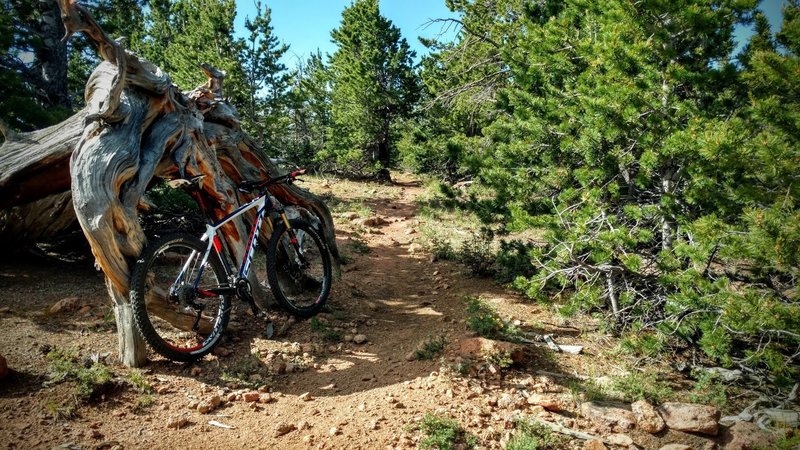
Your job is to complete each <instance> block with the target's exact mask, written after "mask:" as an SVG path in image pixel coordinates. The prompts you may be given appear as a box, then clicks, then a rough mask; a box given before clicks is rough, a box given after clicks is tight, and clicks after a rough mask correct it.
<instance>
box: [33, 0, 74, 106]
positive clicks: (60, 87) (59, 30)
mask: <svg viewBox="0 0 800 450" xmlns="http://www.w3.org/2000/svg"><path fill="white" fill-rule="evenodd" d="M39 8H40V11H41V17H40V18H39V22H38V23H37V24H36V31H37V32H38V35H39V36H40V37H41V38H42V41H41V44H42V46H41V47H40V48H38V49H37V50H36V60H37V61H38V62H39V71H40V73H39V75H40V76H41V80H42V83H41V84H40V86H41V88H42V90H43V91H44V92H45V95H46V97H47V100H48V102H49V103H50V104H51V105H53V106H63V107H67V108H68V107H69V106H70V100H69V94H68V91H67V45H66V43H65V42H62V41H61V36H63V35H64V26H63V25H62V23H61V19H60V17H59V16H60V10H59V6H58V2H57V1H56V0H39Z"/></svg>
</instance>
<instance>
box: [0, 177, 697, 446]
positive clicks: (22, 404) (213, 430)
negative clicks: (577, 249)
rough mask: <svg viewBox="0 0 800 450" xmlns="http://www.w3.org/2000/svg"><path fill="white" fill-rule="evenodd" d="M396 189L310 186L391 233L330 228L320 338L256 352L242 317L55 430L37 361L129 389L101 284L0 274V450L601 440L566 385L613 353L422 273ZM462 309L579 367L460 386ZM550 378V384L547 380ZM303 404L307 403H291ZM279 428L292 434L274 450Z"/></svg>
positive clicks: (604, 369) (476, 283)
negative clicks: (81, 363)
mask: <svg viewBox="0 0 800 450" xmlns="http://www.w3.org/2000/svg"><path fill="white" fill-rule="evenodd" d="M401 181H405V182H406V184H405V185H396V186H391V187H386V186H381V185H367V186H366V187H364V185H355V184H352V183H335V184H328V183H321V182H318V181H317V182H314V183H311V184H310V185H311V189H312V190H314V191H316V192H318V193H322V194H329V195H335V196H336V197H337V198H339V199H340V200H358V201H363V203H364V204H365V205H367V206H369V207H370V208H371V209H372V210H373V211H374V212H375V213H376V214H377V216H379V217H382V218H384V219H386V222H387V223H385V224H383V225H380V226H377V227H371V226H366V227H365V226H363V225H361V224H360V222H361V221H363V218H361V217H353V214H347V213H338V214H336V215H335V218H336V221H337V228H338V235H339V239H340V246H341V247H342V249H343V251H344V253H347V254H349V255H350V258H351V259H352V261H351V262H350V263H349V264H347V265H344V266H342V277H341V279H340V280H338V281H337V282H336V283H335V285H334V292H333V295H332V298H331V301H330V306H331V310H330V312H327V313H324V314H321V315H320V317H319V321H320V322H319V323H323V324H325V325H324V328H325V330H320V329H319V328H320V325H319V324H318V323H316V322H315V324H316V326H313V325H312V322H311V321H302V322H297V323H290V321H288V319H287V318H286V317H285V316H282V315H281V314H279V313H276V314H273V316H272V317H273V319H274V320H275V329H276V330H278V331H284V332H283V333H278V334H277V335H276V336H275V337H273V338H272V339H266V338H265V337H263V336H262V332H263V331H264V323H263V322H260V321H258V320H256V319H254V318H252V317H250V316H248V315H247V314H246V313H244V308H240V309H239V310H237V311H236V312H235V316H234V319H235V321H236V322H237V325H238V331H235V332H231V333H229V334H228V337H227V338H226V342H224V343H223V344H222V346H221V350H219V351H218V352H216V353H217V354H216V355H211V356H207V357H206V358H204V359H203V360H201V361H199V362H197V363H196V364H194V365H191V366H185V365H180V364H176V363H172V362H169V361H166V360H164V359H162V358H160V357H157V356H156V355H151V362H150V363H149V365H148V366H147V367H145V368H144V369H141V370H139V371H136V372H139V373H141V374H142V375H143V376H144V379H145V380H146V381H147V383H148V384H149V385H150V386H151V387H153V388H154V389H155V393H153V394H151V395H150V396H147V395H145V394H142V393H140V392H137V391H136V390H135V389H133V388H132V387H130V386H125V383H122V386H121V387H117V388H113V387H112V388H111V389H109V390H108V391H107V392H105V393H104V394H102V396H100V397H99V398H97V399H94V400H92V401H89V402H79V403H78V406H77V408H76V409H75V411H74V415H73V416H72V417H70V418H65V417H63V416H64V415H68V414H66V413H65V410H66V409H69V407H70V405H74V404H75V400H74V398H73V396H74V392H75V383H74V382H69V381H68V382H63V383H56V384H52V385H51V384H49V383H47V381H48V360H47V359H46V357H45V356H44V354H45V353H46V352H47V350H49V349H52V348H60V349H71V350H77V351H79V352H80V353H81V354H82V355H92V354H95V355H100V356H101V359H102V357H104V356H107V358H106V360H107V361H108V363H109V366H110V369H111V370H112V372H113V373H114V374H115V376H116V377H117V378H118V379H120V380H127V379H130V377H131V375H130V374H131V373H132V370H131V369H128V368H125V367H123V366H121V365H119V364H116V363H114V360H115V352H116V345H117V340H116V335H115V333H114V331H113V314H111V313H110V308H109V306H108V297H107V295H106V292H105V287H104V284H103V277H102V275H101V274H100V273H99V272H97V271H95V269H94V268H93V267H92V264H91V262H89V261H83V262H77V263H63V262H51V263H46V264H45V263H42V262H40V261H33V262H31V261H21V262H15V263H8V262H6V263H2V264H0V311H2V312H0V354H2V355H4V356H5V357H6V358H7V360H8V365H9V368H10V369H11V370H12V372H11V374H10V375H9V376H8V377H7V378H6V379H5V380H2V381H0V447H3V448H9V449H15V448H19V449H28V448H52V447H55V446H59V445H63V444H70V445H72V447H69V448H85V449H90V448H129V449H130V448H188V447H201V448H245V447H247V448H268V447H269V448H348V449H356V448H363V449H372V448H387V447H398V448H413V447H415V446H416V445H417V443H418V439H419V432H418V431H416V429H415V427H414V425H415V424H416V423H417V422H418V421H419V420H420V419H421V418H422V417H423V416H424V415H425V414H426V413H437V414H442V415H446V416H450V417H453V418H455V419H457V420H458V421H459V423H460V424H461V425H462V426H463V427H465V428H466V430H467V431H468V432H470V433H472V434H474V435H476V436H477V437H478V439H479V445H480V446H481V447H483V448H499V447H500V446H501V442H502V441H505V440H507V438H508V435H509V434H510V433H511V432H512V428H513V426H514V424H513V417H512V416H513V414H514V410H517V411H516V414H520V413H521V414H533V415H536V416H537V417H539V418H540V419H544V420H550V421H553V422H559V423H562V424H565V425H567V426H569V427H574V428H579V429H583V430H584V431H587V432H602V430H599V429H597V428H596V427H594V428H593V427H592V425H591V424H589V423H588V422H586V421H585V420H583V419H580V418H579V417H578V416H577V413H576V412H575V411H576V410H577V406H576V403H575V401H576V400H577V399H576V398H574V397H573V395H572V394H570V391H569V389H568V388H567V384H568V383H567V380H568V378H569V376H570V375H571V374H581V375H588V376H600V375H613V374H614V373H616V372H621V371H622V368H621V367H620V366H621V365H622V363H621V362H619V361H617V360H615V359H614V357H609V356H608V355H609V353H608V352H607V350H608V349H609V348H612V347H613V343H612V342H611V341H610V340H609V339H608V338H606V337H605V336H603V335H602V334H599V333H597V332H596V331H595V330H596V326H595V325H593V323H591V322H568V321H567V320H566V319H562V318H560V316H557V315H555V314H553V313H552V312H551V311H550V310H549V307H547V306H541V305H537V304H531V303H525V302H523V301H522V300H521V299H520V298H519V297H518V296H516V295H515V294H513V293H510V292H509V291H508V290H506V289H504V288H503V287H502V286H499V285H497V284H495V283H494V282H492V281H491V280H488V279H481V278H474V277H470V276H468V275H467V274H466V273H465V270H464V269H463V268H462V267H460V266H458V265H456V264H454V263H451V262H446V261H438V262H431V260H430V257H429V256H428V255H427V254H425V253H424V252H422V251H420V250H419V249H418V248H417V247H419V246H418V244H417V245H413V244H414V242H413V241H414V240H415V239H418V236H419V234H418V233H416V234H414V233H413V232H412V231H409V230H414V231H416V227H417V223H416V219H415V212H416V203H415V199H416V198H417V196H418V195H420V193H421V192H422V190H423V188H421V187H419V186H418V184H417V183H411V182H410V181H411V180H410V179H401ZM359 192H360V193H359ZM365 192H366V193H365ZM354 233H360V234H361V236H363V238H364V239H365V242H366V244H367V245H368V246H369V253H364V254H361V253H357V252H355V251H353V250H352V248H353V247H352V246H351V245H350V244H349V242H350V239H351V238H353V239H358V236H357V235H355V234H354ZM410 247H412V248H410ZM409 250H411V251H412V252H410V251H409ZM467 296H473V297H483V298H484V299H486V300H487V302H489V303H490V304H491V305H493V306H494V307H496V308H497V309H498V311H499V312H500V313H501V315H502V316H503V317H505V318H508V319H510V320H514V319H518V320H520V321H521V326H522V328H524V329H526V330H528V331H531V332H535V333H541V332H547V333H553V334H554V335H555V336H556V339H557V340H558V342H559V343H560V344H581V345H584V346H586V348H585V352H584V353H583V354H582V355H567V354H558V355H557V356H556V355H554V354H552V353H550V352H549V351H548V350H546V349H544V348H542V347H540V346H538V345H527V346H526V347H527V348H526V356H527V362H526V363H525V364H523V365H519V366H516V367H513V368H511V369H505V370H503V371H502V372H500V373H498V374H496V375H493V374H492V373H491V370H485V371H484V372H482V373H479V374H476V373H472V374H471V375H466V376H459V375H458V374H457V373H455V372H454V371H452V370H448V368H449V367H452V366H454V365H456V363H457V359H455V357H454V354H453V348H454V347H455V346H456V344H457V343H458V342H459V341H460V340H462V339H465V338H468V337H472V336H474V335H473V334H472V333H471V332H470V331H469V330H468V329H467V327H466V326H465V323H464V319H465V318H466V311H465V303H464V298H465V297H467ZM67 297H77V298H78V302H77V303H78V305H77V307H78V308H79V310H78V311H71V312H62V313H58V314H52V313H50V312H49V309H50V308H51V306H52V305H53V304H55V303H56V302H58V301H59V300H61V299H63V298H67ZM314 328H316V329H314ZM353 328H355V329H356V331H357V333H358V334H364V335H365V336H366V338H367V342H366V343H364V344H361V345H358V344H355V343H352V342H330V341H328V340H326V339H325V331H326V330H327V331H328V332H329V333H328V334H329V335H330V334H332V333H331V332H337V331H338V332H339V333H340V335H341V336H344V335H346V334H351V329H353ZM440 336H442V337H444V340H445V342H446V343H447V344H448V349H447V351H446V352H445V353H444V354H442V355H437V356H436V357H434V358H433V359H431V360H413V361H408V360H407V358H406V355H408V354H409V353H410V352H411V351H412V350H414V349H415V348H417V347H418V346H419V345H420V343H422V342H424V341H425V340H426V339H429V338H437V337H440ZM329 337H331V336H329ZM251 355H253V356H251ZM284 359H285V361H284ZM287 366H288V367H287ZM486 368H487V366H483V369H486ZM490 369H491V368H490ZM284 371H285V372H284ZM543 371H544V372H543ZM237 372H238V375H237ZM282 372H284V373H282ZM545 372H549V373H552V374H553V375H549V376H547V375H546V376H542V374H543V373H545ZM258 387H261V390H262V391H270V392H271V398H272V399H273V401H271V402H269V403H263V404H248V403H247V402H245V401H243V400H242V399H241V397H242V394H243V393H244V392H247V391H250V390H252V389H255V388H258ZM527 390H530V392H537V391H538V392H542V391H551V394H552V395H555V396H557V397H558V398H559V399H560V400H561V401H563V403H564V405H565V407H566V411H565V412H563V413H562V414H555V413H549V412H543V411H541V410H539V409H535V408H533V409H532V408H531V407H529V406H528V405H527V404H521V405H520V404H516V405H507V406H506V405H503V401H502V398H503V396H504V395H511V396H512V397H514V396H516V397H515V398H517V399H518V398H520V394H521V393H523V392H526V391H527ZM305 393H309V394H310V397H311V399H310V400H308V401H304V400H303V399H301V395H303V394H305ZM526 393H527V392H526ZM217 394H219V395H221V397H222V398H223V400H225V399H227V398H228V396H230V397H231V398H233V397H237V396H236V394H239V395H238V397H237V398H236V399H234V400H232V401H224V402H223V404H222V405H220V406H219V407H218V408H216V409H215V410H213V411H212V412H210V413H208V414H201V413H200V412H198V411H197V410H195V409H190V408H189V407H190V405H192V404H193V403H195V404H196V403H197V401H199V400H204V399H208V398H210V397H213V396H214V395H217ZM498 398H501V401H500V405H498V404H497V402H498ZM137 403H138V404H139V406H137ZM523 403H524V402H523ZM179 417H185V418H186V419H187V423H186V424H184V425H183V426H181V427H180V428H179V429H171V428H168V427H167V425H168V424H169V423H170V422H171V421H173V420H174V419H176V418H179ZM209 421H218V422H221V423H223V424H226V425H229V426H231V427H233V428H232V429H227V428H220V427H217V426H213V425H210V424H209ZM281 423H282V424H286V425H294V426H296V427H300V428H301V429H296V430H292V431H289V432H287V433H286V434H284V435H282V436H277V433H276V427H277V426H278V424H281ZM289 428H291V427H289ZM632 436H633V437H634V439H635V440H636V441H637V443H639V444H640V445H642V446H643V447H644V448H658V447H659V446H660V445H662V444H666V443H669V442H687V443H691V444H697V445H698V446H699V445H700V443H701V442H702V439H700V438H697V437H694V436H689V435H685V436H684V435H683V434H675V433H672V432H670V433H667V434H666V435H663V436H661V437H660V438H658V439H656V438H653V437H650V436H649V435H643V434H633V435H632ZM582 445H583V444H582V441H580V440H569V439H566V440H565V441H564V442H563V443H562V445H561V446H562V447H563V448H581V447H582Z"/></svg>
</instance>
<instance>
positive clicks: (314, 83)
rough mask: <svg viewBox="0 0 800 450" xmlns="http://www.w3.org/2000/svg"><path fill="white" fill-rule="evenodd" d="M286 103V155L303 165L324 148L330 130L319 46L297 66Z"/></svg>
mask: <svg viewBox="0 0 800 450" xmlns="http://www.w3.org/2000/svg"><path fill="white" fill-rule="evenodd" d="M288 103H289V116H290V119H291V122H292V124H291V127H290V128H291V141H290V145H289V146H288V150H289V152H290V153H289V155H287V157H288V158H289V159H290V160H291V161H293V162H295V163H297V164H301V165H307V164H309V163H311V162H312V161H313V160H314V159H315V157H316V155H317V154H318V153H319V152H320V151H321V150H322V149H323V148H325V146H326V144H327V142H328V134H329V133H331V129H330V126H331V101H330V72H329V71H328V69H327V67H326V66H325V63H324V62H323V60H322V53H321V52H320V51H319V50H317V52H316V53H313V54H312V55H311V56H310V57H309V58H308V59H307V60H306V61H305V62H304V63H301V64H300V65H299V66H298V67H297V70H296V72H295V73H294V76H293V77H292V87H291V90H290V92H289V96H288Z"/></svg>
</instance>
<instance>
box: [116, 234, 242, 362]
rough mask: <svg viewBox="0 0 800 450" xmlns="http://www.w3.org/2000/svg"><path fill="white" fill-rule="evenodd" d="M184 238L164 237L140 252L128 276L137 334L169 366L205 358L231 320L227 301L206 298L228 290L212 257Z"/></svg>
mask: <svg viewBox="0 0 800 450" xmlns="http://www.w3.org/2000/svg"><path fill="white" fill-rule="evenodd" d="M205 251H206V243H205V242H203V241H201V240H199V239H197V238H195V237H193V236H190V235H188V234H173V235H167V236H164V237H162V238H160V239H158V240H156V241H154V242H152V243H151V244H150V245H148V246H147V247H145V249H144V251H143V252H142V254H141V256H140V257H139V259H138V260H137V261H136V265H135V266H134V268H133V272H132V274H131V286H130V299H131V308H132V309H133V315H134V319H135V321H136V326H137V327H138V328H139V332H140V333H141V334H142V337H144V339H145V341H147V343H148V344H150V347H151V348H152V349H153V350H155V351H156V352H157V353H159V354H161V355H162V356H164V357H166V358H168V359H171V360H174V361H193V360H196V359H198V358H201V357H203V356H204V355H205V354H207V353H208V352H210V351H211V350H212V349H213V348H214V346H215V345H217V343H218V342H219V340H220V338H221V337H222V333H223V331H224V330H225V327H226V326H227V325H228V319H229V317H230V298H228V296H223V295H210V293H209V289H214V288H219V287H220V285H223V284H227V276H226V273H225V269H224V268H223V266H222V263H221V262H220V261H219V258H218V256H217V254H216V253H214V252H213V251H212V252H211V253H210V254H209V255H208V259H207V261H206V262H205V264H203V263H202V259H203V254H204V253H205Z"/></svg>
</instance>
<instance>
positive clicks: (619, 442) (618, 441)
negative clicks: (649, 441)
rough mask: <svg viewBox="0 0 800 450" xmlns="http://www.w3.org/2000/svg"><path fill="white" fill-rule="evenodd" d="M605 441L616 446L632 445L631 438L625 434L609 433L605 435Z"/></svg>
mask: <svg viewBox="0 0 800 450" xmlns="http://www.w3.org/2000/svg"><path fill="white" fill-rule="evenodd" d="M606 441H608V443H610V444H612V445H616V446H618V447H631V446H633V439H632V438H631V437H630V436H628V435H627V434H609V435H608V436H606Z"/></svg>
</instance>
